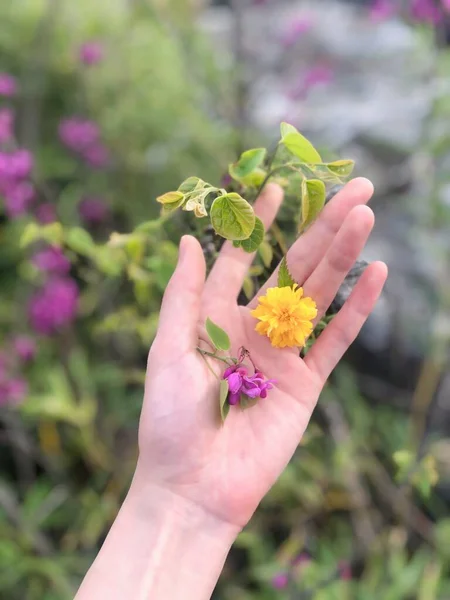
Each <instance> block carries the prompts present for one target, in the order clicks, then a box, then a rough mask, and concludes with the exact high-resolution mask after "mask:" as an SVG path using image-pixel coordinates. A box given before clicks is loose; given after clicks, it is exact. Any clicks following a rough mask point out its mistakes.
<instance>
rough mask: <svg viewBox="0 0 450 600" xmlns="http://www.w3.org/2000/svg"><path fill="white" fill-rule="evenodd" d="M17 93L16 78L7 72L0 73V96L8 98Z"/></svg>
mask: <svg viewBox="0 0 450 600" xmlns="http://www.w3.org/2000/svg"><path fill="white" fill-rule="evenodd" d="M16 94H17V80H16V78H15V77H13V76H12V75H8V73H0V96H6V97H8V98H10V97H12V96H15V95H16Z"/></svg>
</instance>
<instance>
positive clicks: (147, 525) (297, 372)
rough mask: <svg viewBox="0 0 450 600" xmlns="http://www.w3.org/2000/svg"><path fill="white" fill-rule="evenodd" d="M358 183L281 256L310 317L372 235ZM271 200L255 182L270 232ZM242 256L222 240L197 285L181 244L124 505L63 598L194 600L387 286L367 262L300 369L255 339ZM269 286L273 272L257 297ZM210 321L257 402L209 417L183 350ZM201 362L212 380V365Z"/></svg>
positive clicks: (211, 386)
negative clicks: (259, 390) (258, 388)
mask: <svg viewBox="0 0 450 600" xmlns="http://www.w3.org/2000/svg"><path fill="white" fill-rule="evenodd" d="M372 193H373V187H372V184H371V183H370V182H369V181H368V180H366V179H362V178H358V179H355V180H353V181H351V182H350V183H349V184H347V186H346V187H345V188H344V189H343V190H342V191H341V192H339V193H338V194H337V195H336V196H335V197H334V198H333V200H332V201H331V202H330V203H329V204H328V205H327V206H326V207H325V209H324V210H323V211H322V214H321V215H320V217H319V219H318V220H317V221H316V222H315V223H314V224H313V225H312V227H311V228H310V229H309V230H308V231H307V232H306V233H305V234H304V235H303V236H301V237H300V238H299V239H298V240H297V241H296V242H295V244H294V245H293V246H292V248H291V249H290V250H289V253H288V264H289V268H290V270H291V272H292V275H293V276H294V279H295V280H296V281H298V282H299V283H301V284H302V286H303V289H304V293H305V295H307V296H311V297H312V298H313V299H314V300H315V301H316V303H317V306H318V310H319V315H318V318H320V317H321V316H322V315H323V314H324V312H325V311H326V309H327V308H328V306H329V305H330V303H331V301H332V300H333V298H334V296H335V295H336V292H337V290H338V288H339V286H340V285H341V283H342V281H343V280H344V278H345V276H346V274H347V272H348V271H349V269H350V268H351V267H352V265H353V264H354V262H355V260H356V259H357V258H358V256H359V254H360V252H361V250H362V249H363V247H364V245H365V243H366V241H367V238H368V236H369V235H370V232H371V230H372V227H373V225H374V215H373V213H372V211H371V210H370V208H368V207H367V206H366V203H367V202H368V200H369V199H370V197H371V196H372ZM282 196H283V194H282V190H281V189H280V188H279V187H278V186H276V185H275V184H269V185H267V186H266V188H265V190H264V191H263V193H262V194H261V196H260V198H259V199H258V200H257V202H256V203H255V211H256V213H257V214H258V215H259V217H260V218H261V219H262V221H263V222H264V224H265V226H266V228H268V227H269V226H270V224H271V223H272V221H273V219H274V218H275V216H276V213H277V211H278V208H279V206H280V204H281V202H282ZM252 260H253V256H252V255H248V254H246V253H244V252H243V251H242V250H240V249H236V248H233V246H232V245H231V244H230V243H228V242H227V243H226V244H225V245H224V246H223V249H222V250H221V253H220V255H219V257H218V259H217V261H216V263H215V265H214V267H213V268H212V270H211V272H210V274H209V277H208V278H207V279H206V281H205V271H206V269H205V261H204V258H203V253H202V249H201V247H200V245H199V243H198V242H197V241H196V240H195V239H194V238H192V237H189V236H185V237H184V238H183V239H182V241H181V244H180V257H179V261H178V265H177V268H176V271H175V273H174V275H173V277H172V279H171V281H170V283H169V285H168V287H167V290H166V293H165V295H164V299H163V304H162V307H161V316H160V323H159V328H158V333H157V336H156V339H155V341H154V343H153V345H152V348H151V350H150V353H149V361H148V369H147V379H146V389H145V397H144V405H143V409H142V415H141V421H140V427H139V460H138V464H137V467H136V472H135V476H134V479H133V482H132V485H131V488H130V491H129V493H128V496H127V498H126V500H125V502H124V504H123V506H122V508H121V510H120V513H119V515H118V517H117V519H116V521H115V522H114V524H113V526H112V528H111V531H110V533H109V535H108V537H107V539H106V541H105V543H104V545H103V547H102V549H101V551H100V553H99V555H98V557H97V559H96V560H95V562H94V564H93V566H92V567H91V569H90V571H89V573H88V574H87V576H86V578H85V580H84V581H83V584H82V586H81V588H80V590H79V592H78V594H77V596H76V600H94V599H97V598H102V599H103V598H104V599H105V600H119V599H120V600H123V599H130V600H149V599H150V598H151V599H152V600H181V599H183V600H185V599H192V600H207V599H209V598H210V597H211V594H212V592H213V589H214V587H215V585H216V582H217V580H218V578H219V575H220V572H221V570H222V567H223V564H224V561H225V559H226V556H227V554H228V551H229V549H230V547H231V545H232V544H233V542H234V540H235V538H236V536H237V535H238V533H239V532H240V531H241V529H242V528H243V527H244V526H245V525H246V523H247V522H248V521H249V520H250V518H251V516H252V514H253V512H254V511H255V510H256V508H257V506H258V504H259V502H260V501H261V499H262V498H263V496H264V495H265V494H266V493H267V492H268V491H269V490H270V488H271V487H272V485H273V484H274V483H275V481H276V480H277V478H278V477H279V476H280V474H281V473H282V471H283V469H284V468H285V466H286V464H287V463H288V461H289V460H290V459H291V457H292V455H293V453H294V451H295V449H296V447H297V446H298V444H299V442H300V440H301V438H302V435H303V433H304V431H305V428H306V426H307V424H308V422H309V419H310V417H311V414H312V411H313V409H314V407H315V405H316V402H317V400H318V398H319V395H320V392H321V390H322V388H323V386H324V385H325V383H326V380H327V378H328V376H329V375H330V373H331V371H332V370H333V369H334V367H335V366H336V364H337V363H338V362H339V360H340V359H341V357H342V355H343V354H344V353H345V352H346V350H347V349H348V347H349V346H350V344H351V343H352V342H353V341H354V339H355V337H356V336H357V334H358V332H359V331H360V329H361V327H362V325H363V324H364V322H365V320H366V319H367V317H368V315H369V314H370V312H371V311H372V309H373V307H374V305H375V303H376V301H377V299H378V297H379V295H380V292H381V290H382V288H383V285H384V282H385V280H386V277H387V268H386V265H385V264H384V263H381V262H375V263H372V264H371V265H370V266H369V267H368V268H367V269H366V271H365V273H364V274H363V276H362V278H361V280H360V281H359V282H358V284H357V286H356V288H355V289H354V291H353V293H352V295H351V297H350V298H349V300H348V301H347V302H346V304H345V305H344V307H343V308H342V310H341V311H340V312H339V314H338V315H337V316H336V317H335V318H334V319H333V321H332V322H331V324H330V325H329V326H328V327H327V328H326V330H325V331H324V333H323V334H322V335H321V336H320V338H319V339H318V341H317V342H316V343H315V344H314V346H313V348H312V349H311V350H310V352H309V353H308V354H307V356H306V358H305V359H304V360H302V359H301V358H300V357H299V351H298V349H283V350H280V349H277V348H272V346H271V345H270V342H269V340H268V339H266V338H264V337H262V336H260V335H259V334H257V333H256V332H255V331H254V329H255V324H256V320H255V318H254V317H252V316H251V314H250V310H251V308H254V306H255V305H256V303H257V297H255V299H254V300H252V301H251V302H250V303H249V306H238V304H237V296H238V294H239V291H240V289H241V286H242V282H243V279H244V277H245V275H246V273H247V271H248V268H249V266H250V264H251V262H252ZM275 285H276V273H274V274H273V275H272V276H271V277H270V278H269V280H268V281H267V283H266V285H265V286H264V287H263V289H262V290H260V291H259V292H258V294H257V296H259V295H261V294H262V293H264V289H265V288H266V287H272V286H275ZM207 317H210V318H211V319H212V320H213V321H214V322H216V323H217V324H218V325H220V326H221V327H223V328H224V329H225V330H226V331H227V332H228V334H229V336H230V338H231V341H232V352H233V354H234V355H237V352H238V349H239V348H240V347H241V346H244V347H245V348H247V349H248V350H249V351H250V353H251V356H252V359H253V361H254V362H255V364H256V365H257V367H258V368H259V369H260V370H261V371H262V372H263V373H264V375H265V376H266V377H267V378H273V379H276V380H277V384H276V385H275V387H274V389H272V390H271V391H270V392H269V394H268V397H267V398H265V399H264V400H260V401H259V403H258V404H257V405H256V406H254V407H252V408H250V409H248V410H246V411H241V410H239V408H235V407H234V408H232V409H231V411H230V415H229V416H228V418H227V420H226V423H225V425H224V426H220V422H219V418H218V400H217V396H218V381H217V379H216V377H215V376H214V374H213V373H212V372H211V370H210V369H209V368H208V366H207V365H206V363H205V359H204V357H203V356H202V355H200V353H199V352H198V351H197V350H196V347H197V345H198V343H199V338H205V333H204V322H205V320H206V318H207ZM208 360H211V362H210V365H211V366H212V368H213V369H214V370H215V371H216V373H218V374H220V372H221V371H223V370H224V368H225V365H224V364H222V363H219V362H217V361H215V360H214V359H208Z"/></svg>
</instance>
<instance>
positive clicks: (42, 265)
mask: <svg viewBox="0 0 450 600" xmlns="http://www.w3.org/2000/svg"><path fill="white" fill-rule="evenodd" d="M32 263H33V265H34V266H35V267H36V268H37V269H39V270H40V271H43V272H44V273H53V274H55V275H67V273H68V272H69V271H70V260H69V259H68V258H67V256H64V253H63V251H62V250H61V248H59V247H58V246H49V247H48V248H45V249H44V250H41V251H40V252H38V253H37V254H36V255H35V256H33V258H32Z"/></svg>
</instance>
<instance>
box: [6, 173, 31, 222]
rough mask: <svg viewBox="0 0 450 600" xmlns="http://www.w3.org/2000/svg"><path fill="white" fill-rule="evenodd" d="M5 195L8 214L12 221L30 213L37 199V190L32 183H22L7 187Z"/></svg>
mask: <svg viewBox="0 0 450 600" xmlns="http://www.w3.org/2000/svg"><path fill="white" fill-rule="evenodd" d="M3 195H4V197H5V211H6V214H7V215H8V217H9V218H10V219H16V218H17V217H21V216H22V215H24V214H26V213H27V212H28V209H29V208H30V205H31V204H32V202H33V200H34V198H35V190H34V187H33V186H32V185H31V183H28V182H27V181H20V182H19V183H15V184H10V185H9V186H8V187H5V188H4V190H3Z"/></svg>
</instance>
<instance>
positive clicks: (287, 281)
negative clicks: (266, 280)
mask: <svg viewBox="0 0 450 600" xmlns="http://www.w3.org/2000/svg"><path fill="white" fill-rule="evenodd" d="M295 284H296V281H294V279H293V277H292V275H291V274H290V272H289V268H288V266H287V261H286V257H285V256H284V257H283V260H282V261H281V265H280V268H279V269H278V287H286V286H289V287H292V286H294V285H295Z"/></svg>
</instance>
